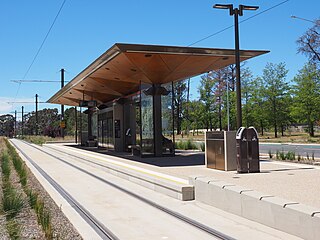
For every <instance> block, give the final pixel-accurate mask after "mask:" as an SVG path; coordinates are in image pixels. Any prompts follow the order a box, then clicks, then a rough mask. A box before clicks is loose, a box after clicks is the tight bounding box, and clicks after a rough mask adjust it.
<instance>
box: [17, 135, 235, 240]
mask: <svg viewBox="0 0 320 240" xmlns="http://www.w3.org/2000/svg"><path fill="white" fill-rule="evenodd" d="M23 142H24V143H25V144H27V145H29V146H31V147H33V148H35V149H37V150H39V151H41V152H43V153H45V154H47V155H49V156H50V157H53V158H55V159H57V160H59V161H61V162H63V163H65V164H67V165H69V166H71V167H73V168H75V169H77V170H79V171H81V172H83V173H86V174H87V175H89V176H91V177H93V178H95V179H97V180H100V181H101V182H103V183H105V184H107V185H109V186H112V187H114V188H116V189H118V190H120V191H122V192H124V193H126V194H128V195H129V196H131V197H134V198H136V199H138V200H140V201H142V202H143V203H145V204H147V205H149V206H152V207H154V208H156V209H158V210H160V211H162V212H165V213H167V214H169V215H171V216H173V217H174V218H177V219H179V220H181V221H183V222H185V223H187V224H189V225H192V226H193V227H195V228H197V229H199V230H202V231H204V232H206V233H208V234H209V235H212V236H214V237H217V238H219V239H223V240H235V238H233V237H230V236H228V235H226V234H224V233H222V232H220V231H218V230H215V229H213V228H211V227H208V226H206V225H204V224H202V223H200V222H198V221H195V220H193V219H191V218H189V217H187V216H184V215H182V214H180V213H178V212H175V211H173V210H171V209H169V208H166V207H163V206H161V205H160V204H158V203H156V202H153V201H151V200H149V199H147V198H144V197H142V196H140V195H138V194H135V193H133V192H131V191H129V190H127V189H125V188H123V187H120V186H119V185H117V184H114V183H112V182H110V181H107V180H106V179H104V178H101V177H99V176H97V175H95V174H93V173H91V172H89V171H87V170H85V169H83V168H80V167H78V166H76V165H74V164H72V163H70V162H68V161H66V160H64V159H62V158H60V157H57V156H55V155H54V154H51V153H48V152H46V151H44V150H43V149H40V148H39V147H36V146H34V145H32V144H30V143H28V142H26V141H23ZM50 149H52V148H50ZM54 150H55V151H57V152H60V153H64V154H67V155H69V156H73V157H75V158H80V159H82V160H83V161H87V162H91V163H93V162H92V161H89V160H87V159H85V158H82V157H79V156H76V155H74V154H70V153H65V152H63V151H60V150H56V149H54ZM20 151H21V150H20ZM93 164H96V163H93ZM96 165H99V166H100V167H103V166H101V164H96ZM106 168H107V167H106Z"/></svg>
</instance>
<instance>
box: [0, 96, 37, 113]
mask: <svg viewBox="0 0 320 240" xmlns="http://www.w3.org/2000/svg"><path fill="white" fill-rule="evenodd" d="M19 102H23V103H19ZM22 104H23V106H29V105H34V99H33V98H16V99H14V98H12V97H0V115H3V114H12V113H11V112H13V111H14V110H16V109H17V106H22Z"/></svg>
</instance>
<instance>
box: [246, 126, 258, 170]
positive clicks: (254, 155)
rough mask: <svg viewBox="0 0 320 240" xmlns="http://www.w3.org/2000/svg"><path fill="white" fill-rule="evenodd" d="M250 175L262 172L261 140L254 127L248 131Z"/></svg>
mask: <svg viewBox="0 0 320 240" xmlns="http://www.w3.org/2000/svg"><path fill="white" fill-rule="evenodd" d="M247 144H248V162H249V173H255V172H260V162H259V139H258V133H257V131H256V129H255V128H254V127H249V128H248V129H247Z"/></svg>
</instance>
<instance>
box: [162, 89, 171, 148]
mask: <svg viewBox="0 0 320 240" xmlns="http://www.w3.org/2000/svg"><path fill="white" fill-rule="evenodd" d="M162 87H163V88H165V89H166V91H164V92H163V94H162V95H161V105H162V106H161V112H162V114H161V116H162V117H161V122H162V154H173V153H174V145H173V141H174V136H173V134H174V132H173V108H172V84H171V83H168V84H164V85H162Z"/></svg>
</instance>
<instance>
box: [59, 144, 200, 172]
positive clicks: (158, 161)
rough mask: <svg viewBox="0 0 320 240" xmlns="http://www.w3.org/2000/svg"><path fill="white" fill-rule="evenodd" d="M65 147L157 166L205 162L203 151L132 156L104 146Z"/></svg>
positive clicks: (176, 165) (192, 164) (191, 164)
mask: <svg viewBox="0 0 320 240" xmlns="http://www.w3.org/2000/svg"><path fill="white" fill-rule="evenodd" d="M65 146H67V147H73V148H79V149H84V150H87V151H91V152H97V153H102V154H105V155H110V156H114V157H120V158H124V159H127V160H132V161H135V162H140V163H145V164H150V165H154V166H158V167H183V166H184V167H185V166H198V165H199V166H200V165H204V164H205V159H204V157H205V156H204V152H198V151H187V150H176V156H174V157H172V156H168V157H143V158H141V157H138V156H132V154H131V153H129V152H114V151H113V150H108V149H106V148H100V147H99V148H97V147H83V146H80V145H65Z"/></svg>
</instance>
